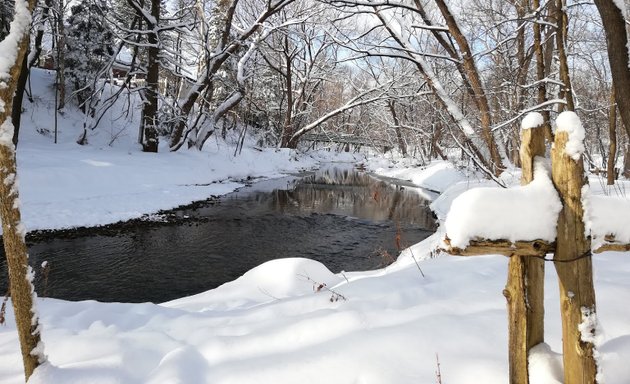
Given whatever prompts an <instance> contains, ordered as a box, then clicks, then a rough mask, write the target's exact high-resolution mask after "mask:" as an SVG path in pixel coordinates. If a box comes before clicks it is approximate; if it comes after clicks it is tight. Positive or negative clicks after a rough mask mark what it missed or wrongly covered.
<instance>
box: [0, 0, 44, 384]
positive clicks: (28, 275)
mask: <svg viewBox="0 0 630 384" xmlns="http://www.w3.org/2000/svg"><path fill="white" fill-rule="evenodd" d="M34 6H35V0H30V1H29V2H28V4H26V1H20V0H18V1H16V4H15V7H16V9H18V7H24V8H27V10H28V12H29V13H30V12H32V10H33V8H34ZM16 29H17V30H16ZM28 31H29V26H28V25H21V24H20V23H12V25H11V32H10V34H12V35H13V37H17V39H18V42H19V43H18V46H17V48H16V49H17V52H16V54H17V55H16V60H15V62H14V63H12V65H11V67H10V68H9V78H8V79H6V78H3V79H2V80H3V81H5V84H7V86H5V87H0V101H2V102H3V103H4V106H5V107H4V108H2V109H0V138H1V139H0V180H2V182H0V217H1V219H2V230H3V242H4V250H5V254H6V258H7V267H8V270H9V286H10V290H11V301H12V304H13V311H14V313H15V322H16V326H17V331H18V337H19V340H20V349H21V352H22V360H23V362H24V375H25V378H26V380H28V378H29V377H30V376H31V375H32V373H33V371H34V370H35V368H36V367H37V366H38V365H39V364H40V363H42V362H43V359H44V358H43V351H41V350H36V348H41V345H40V330H39V319H38V317H37V313H36V312H34V310H33V298H34V296H35V295H34V293H33V292H34V288H33V285H32V281H31V279H32V271H31V270H30V267H29V265H28V254H27V252H26V243H25V241H24V236H25V230H24V227H23V226H22V223H21V216H20V208H19V199H18V188H17V183H16V179H17V173H16V159H15V145H14V144H13V141H12V138H13V125H12V123H11V117H10V116H9V114H10V111H11V110H12V99H13V94H14V92H15V88H16V85H17V79H18V76H19V74H20V67H21V64H22V62H23V60H24V57H25V56H26V51H27V50H28V44H29V39H28ZM7 80H8V81H7Z"/></svg>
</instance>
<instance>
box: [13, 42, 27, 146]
mask: <svg viewBox="0 0 630 384" xmlns="http://www.w3.org/2000/svg"><path fill="white" fill-rule="evenodd" d="M28 73H29V67H28V49H27V50H26V53H25V54H24V58H23V59H22V65H21V66H20V74H19V76H18V79H17V84H16V87H15V94H14V95H13V105H12V107H11V120H12V122H13V139H12V141H13V145H14V146H16V147H17V143H18V134H19V133H20V124H21V122H22V102H23V101H24V91H25V90H26V83H27V81H28Z"/></svg>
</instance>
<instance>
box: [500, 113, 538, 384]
mask: <svg viewBox="0 0 630 384" xmlns="http://www.w3.org/2000/svg"><path fill="white" fill-rule="evenodd" d="M543 124H544V119H543V117H542V115H541V114H539V113H531V114H529V115H527V117H526V118H525V119H523V122H522V124H521V149H520V156H521V164H522V175H521V185H527V184H529V183H531V182H532V181H533V180H534V159H535V158H536V156H540V157H544V156H545V132H544V130H543V128H542V127H543ZM544 278H545V262H544V261H543V260H541V259H539V258H532V257H527V256H517V255H515V256H512V257H510V262H509V266H508V280H507V284H506V286H505V289H504V290H503V295H504V296H505V298H506V300H507V308H508V338H509V348H508V353H509V368H510V383H528V382H529V371H528V363H527V357H528V355H529V351H530V350H531V348H533V347H534V346H535V345H537V344H540V343H542V342H543V341H544V314H545V310H544V282H545V279H544Z"/></svg>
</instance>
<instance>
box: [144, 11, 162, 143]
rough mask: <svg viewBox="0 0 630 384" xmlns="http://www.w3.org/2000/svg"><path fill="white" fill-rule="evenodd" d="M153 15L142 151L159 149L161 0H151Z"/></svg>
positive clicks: (149, 24) (148, 26)
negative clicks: (159, 32) (159, 26)
mask: <svg viewBox="0 0 630 384" xmlns="http://www.w3.org/2000/svg"><path fill="white" fill-rule="evenodd" d="M151 16H153V20H154V21H155V24H152V23H148V22H147V29H148V30H149V31H151V32H150V33H149V34H148V42H149V49H148V65H147V78H146V89H145V91H144V98H145V100H144V106H143V107H142V122H141V127H140V129H141V130H142V132H143V134H142V151H143V152H154V153H155V152H157V151H158V130H157V124H158V121H157V111H158V92H159V89H158V85H159V84H158V83H159V80H160V60H159V57H158V55H159V54H160V47H159V41H160V37H159V36H158V32H157V27H158V25H159V20H160V0H152V1H151Z"/></svg>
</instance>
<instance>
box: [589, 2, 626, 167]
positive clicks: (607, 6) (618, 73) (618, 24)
mask: <svg viewBox="0 0 630 384" xmlns="http://www.w3.org/2000/svg"><path fill="white" fill-rule="evenodd" d="M595 5H596V6H597V9H598V10H599V14H600V15H601V17H602V22H603V23H604V31H605V32H606V45H607V48H608V62H609V63H610V73H611V75H612V79H613V86H614V87H615V100H617V108H618V109H619V114H620V115H621V121H622V122H623V125H624V128H625V130H626V133H627V134H628V137H630V92H628V89H630V69H629V68H628V47H627V44H628V35H627V34H626V21H625V19H624V17H623V14H622V13H621V10H620V9H619V8H618V7H617V6H616V5H615V3H614V1H613V0H595ZM626 170H627V168H626Z"/></svg>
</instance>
